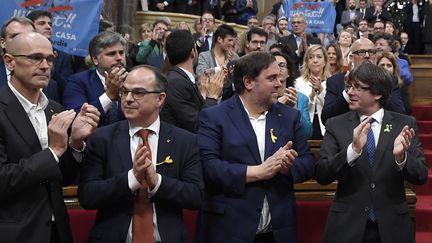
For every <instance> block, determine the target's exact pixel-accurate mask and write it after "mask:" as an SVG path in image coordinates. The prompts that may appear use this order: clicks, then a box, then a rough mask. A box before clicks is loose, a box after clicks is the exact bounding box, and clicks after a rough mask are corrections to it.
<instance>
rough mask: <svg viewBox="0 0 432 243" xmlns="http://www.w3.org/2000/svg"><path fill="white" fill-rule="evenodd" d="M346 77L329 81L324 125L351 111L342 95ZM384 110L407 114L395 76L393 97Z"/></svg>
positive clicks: (329, 79) (341, 76)
mask: <svg viewBox="0 0 432 243" xmlns="http://www.w3.org/2000/svg"><path fill="white" fill-rule="evenodd" d="M344 77H345V73H337V74H335V75H333V76H331V77H330V78H328V79H327V82H326V85H327V88H326V95H325V98H324V107H323V109H322V112H321V120H322V122H323V124H325V123H326V121H327V119H329V118H330V117H334V116H338V115H341V114H343V113H346V112H348V111H349V110H350V109H349V105H348V102H347V101H346V100H345V98H344V97H343V95H342V91H343V90H344V89H345V81H344ZM384 108H386V109H388V110H391V111H395V112H398V113H402V114H405V113H406V111H405V108H404V103H403V100H402V97H401V92H400V89H399V84H398V81H397V78H396V77H395V76H393V89H392V93H391V96H390V97H389V99H388V100H387V102H386V103H385V106H384Z"/></svg>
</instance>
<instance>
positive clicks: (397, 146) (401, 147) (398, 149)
mask: <svg viewBox="0 0 432 243" xmlns="http://www.w3.org/2000/svg"><path fill="white" fill-rule="evenodd" d="M414 136H415V132H414V129H412V128H409V127H408V126H404V128H403V129H402V131H401V132H400V133H399V135H398V136H397V138H396V140H395V141H394V147H393V155H394V156H395V159H396V160H397V161H399V162H402V161H403V160H404V155H405V152H406V151H407V150H408V149H409V147H410V145H411V141H412V139H413V138H414Z"/></svg>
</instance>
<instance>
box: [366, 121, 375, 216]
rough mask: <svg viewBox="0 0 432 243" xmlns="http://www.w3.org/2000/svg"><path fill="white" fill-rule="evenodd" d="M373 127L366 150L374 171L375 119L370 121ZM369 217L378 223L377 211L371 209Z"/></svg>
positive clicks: (368, 136) (370, 165) (370, 130)
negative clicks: (373, 124)
mask: <svg viewBox="0 0 432 243" xmlns="http://www.w3.org/2000/svg"><path fill="white" fill-rule="evenodd" d="M369 122H370V124H371V127H370V128H369V131H368V134H367V140H366V149H367V152H368V160H369V167H370V169H371V170H372V169H373V167H374V165H375V150H376V147H375V136H374V134H373V131H372V123H374V122H375V119H374V118H372V119H371V120H370V121H369ZM368 217H369V219H370V220H371V221H372V222H375V221H376V216H375V211H374V209H373V207H372V206H371V207H370V210H369V213H368Z"/></svg>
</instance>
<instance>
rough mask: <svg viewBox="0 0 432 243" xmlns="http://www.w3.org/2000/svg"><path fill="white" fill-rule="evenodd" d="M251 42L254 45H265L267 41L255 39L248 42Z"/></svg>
mask: <svg viewBox="0 0 432 243" xmlns="http://www.w3.org/2000/svg"><path fill="white" fill-rule="evenodd" d="M250 43H251V44H254V45H258V44H260V45H262V46H263V45H265V44H266V43H267V42H266V41H257V40H252V41H251V42H250Z"/></svg>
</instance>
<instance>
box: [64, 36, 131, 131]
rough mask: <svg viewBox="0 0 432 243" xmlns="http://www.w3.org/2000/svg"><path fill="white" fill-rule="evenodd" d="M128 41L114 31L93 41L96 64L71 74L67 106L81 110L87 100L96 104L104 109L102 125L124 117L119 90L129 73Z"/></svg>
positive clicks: (66, 92)
mask: <svg viewBox="0 0 432 243" xmlns="http://www.w3.org/2000/svg"><path fill="white" fill-rule="evenodd" d="M125 45H126V41H125V39H123V37H122V36H121V35H120V34H118V33H114V32H110V31H104V32H101V33H99V34H98V35H96V36H95V37H94V38H93V39H92V40H91V41H90V44H89V54H90V57H91V60H92V62H93V63H94V64H95V66H96V68H95V69H90V70H86V71H83V72H80V73H77V74H74V75H72V76H70V77H69V80H68V83H67V85H66V88H65V92H64V94H63V105H64V106H65V108H66V109H74V110H75V111H77V109H79V107H81V105H82V104H84V103H86V102H87V103H89V104H92V105H94V106H96V107H97V108H98V110H99V112H100V113H101V121H100V123H99V126H105V125H108V124H111V123H113V122H116V121H118V120H122V119H124V116H123V114H122V112H121V109H120V107H119V102H118V98H119V96H118V94H119V90H120V87H121V85H122V83H123V81H124V79H125V77H126V75H127V71H126V68H125V66H126V56H125V51H126V50H125Z"/></svg>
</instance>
